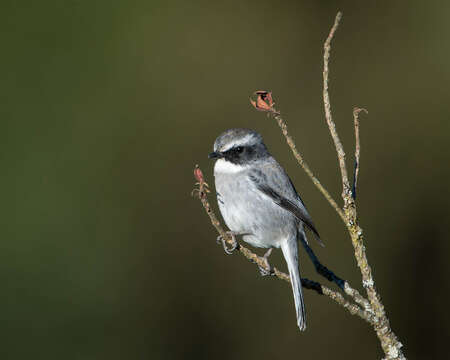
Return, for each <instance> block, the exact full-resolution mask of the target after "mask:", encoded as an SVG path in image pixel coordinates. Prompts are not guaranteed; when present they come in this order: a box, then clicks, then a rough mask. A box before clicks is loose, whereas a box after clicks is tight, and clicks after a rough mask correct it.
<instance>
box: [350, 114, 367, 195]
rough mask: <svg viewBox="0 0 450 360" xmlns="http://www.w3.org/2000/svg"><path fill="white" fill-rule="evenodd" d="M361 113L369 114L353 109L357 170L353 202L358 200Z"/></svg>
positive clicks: (354, 175)
mask: <svg viewBox="0 0 450 360" xmlns="http://www.w3.org/2000/svg"><path fill="white" fill-rule="evenodd" d="M361 111H364V112H365V113H366V114H368V112H367V110H366V109H363V108H358V107H355V108H353V122H354V124H355V170H354V172H353V186H352V197H353V200H356V188H357V187H358V174H359V157H360V143H359V113H360V112H361Z"/></svg>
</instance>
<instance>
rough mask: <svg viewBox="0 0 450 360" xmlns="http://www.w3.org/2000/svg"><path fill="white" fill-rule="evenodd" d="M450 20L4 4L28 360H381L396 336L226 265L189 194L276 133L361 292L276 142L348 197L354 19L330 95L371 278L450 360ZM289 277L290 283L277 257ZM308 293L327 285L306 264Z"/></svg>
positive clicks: (216, 5)
mask: <svg viewBox="0 0 450 360" xmlns="http://www.w3.org/2000/svg"><path fill="white" fill-rule="evenodd" d="M449 4H450V3H448V2H444V1H442V2H437V1H436V2H423V1H396V2H384V3H380V2H371V3H369V2H356V1H355V2H351V1H343V2H339V3H338V2H333V1H326V2H325V1H322V2H318V1H312V0H311V1H301V2H297V1H292V2H282V3H281V2H275V1H240V2H236V3H230V2H208V1H204V2H196V3H191V2H186V1H169V2H167V1H160V2H152V1H128V2H125V1H123V2H119V1H84V2H82V1H60V2H57V1H39V2H28V3H25V2H17V1H4V2H2V9H1V11H0V14H1V15H0V17H1V19H0V20H1V21H0V27H1V31H0V37H1V43H2V51H1V53H2V56H1V60H0V64H1V68H2V74H3V75H2V86H1V97H2V99H3V101H2V106H1V112H2V118H3V121H2V124H3V127H2V131H1V132H0V140H1V141H0V144H1V145H0V146H1V150H0V154H1V155H0V156H1V160H2V161H1V163H2V169H3V171H2V176H1V177H0V185H1V188H2V190H3V191H2V194H3V196H2V199H3V201H2V203H3V206H2V214H1V219H2V222H1V229H2V233H1V239H2V240H1V244H2V245H1V248H0V266H1V271H0V274H1V278H0V280H1V283H2V284H3V289H2V290H3V291H2V296H1V297H0V308H1V309H2V310H1V313H2V324H3V325H2V329H3V335H2V339H3V342H2V344H3V345H2V350H1V352H2V353H3V354H2V355H3V357H4V358H5V359H6V358H8V359H29V358H30V357H33V358H35V359H61V358H63V359H179V358H190V357H192V358H195V359H206V358H207V359H210V358H215V359H231V358H233V359H242V358H248V359H251V358H286V359H287V358H293V357H296V358H304V359H310V358H314V359H329V358H330V357H333V358H335V359H347V358H367V359H376V358H380V357H381V355H382V354H381V350H380V347H379V344H378V342H377V339H376V337H375V334H374V333H373V332H372V331H371V329H370V328H369V327H368V326H367V325H366V324H365V323H363V322H362V321H360V320H359V319H358V318H356V317H352V316H350V315H349V314H348V313H347V312H346V311H345V310H343V309H342V308H340V307H338V306H336V305H335V304H334V303H332V302H330V301H329V300H328V299H327V298H325V297H320V296H318V295H316V294H315V293H311V292H310V291H307V292H306V294H305V297H306V306H307V312H308V329H307V331H306V333H300V332H299V331H298V330H297V328H296V323H295V315H294V306H293V303H292V299H291V290H290V289H289V287H288V286H287V284H285V283H282V282H280V281H275V280H273V279H267V278H260V277H259V276H258V274H257V269H256V268H255V266H254V265H251V264H249V263H248V262H247V261H245V260H244V259H243V258H241V257H239V256H225V255H224V253H223V251H221V249H220V247H219V246H217V245H215V241H214V239H215V237H216V233H215V232H214V229H213V228H212V227H211V226H210V224H209V221H208V219H207V217H206V215H205V213H204V212H203V210H202V209H201V206H200V204H199V202H198V201H195V200H193V199H192V198H191V197H190V196H189V193H190V191H191V190H192V187H193V183H194V178H193V176H192V169H193V166H194V164H196V163H199V164H200V165H201V167H202V168H203V170H204V172H205V175H206V177H207V180H208V181H209V182H210V183H211V184H212V183H213V176H212V165H213V164H212V163H211V162H210V161H208V159H207V158H206V155H207V153H208V152H209V151H210V150H211V147H212V143H213V141H214V139H215V137H216V136H217V135H218V134H219V133H220V132H221V131H223V130H225V129H227V128H230V127H250V128H254V129H256V130H258V131H259V132H261V133H262V134H263V136H264V138H265V141H266V144H267V145H268V146H269V148H270V149H271V151H272V153H273V154H274V155H275V156H276V157H277V159H278V160H279V161H280V162H281V163H282V164H283V165H284V166H285V168H286V169H287V171H288V173H289V174H290V176H291V178H292V180H293V181H294V183H295V185H296V187H297V189H298V190H299V191H300V192H301V194H302V197H303V198H304V200H305V202H306V203H307V205H308V208H309V210H310V213H311V214H312V216H313V218H314V220H315V223H316V224H317V227H318V229H319V231H320V233H321V234H322V236H323V239H324V241H325V242H326V244H327V246H326V248H324V249H322V248H320V247H315V249H316V251H317V254H318V255H319V257H320V258H321V260H323V262H324V263H325V264H327V265H328V266H329V267H330V268H332V269H333V270H335V271H336V272H337V273H338V274H339V275H341V276H343V277H344V278H346V279H348V280H350V281H351V282H352V283H353V284H358V283H359V279H360V277H359V272H358V270H357V269H356V265H355V261H354V259H353V257H352V246H351V243H350V241H349V238H348V236H347V235H346V233H345V229H344V227H343V226H342V224H341V223H340V221H339V219H338V217H337V216H336V214H335V213H333V210H332V209H331V208H330V206H329V205H328V204H327V203H326V202H325V200H324V199H323V198H322V197H321V195H320V194H319V193H318V192H317V190H316V189H315V188H314V187H313V186H312V184H311V182H310V180H309V179H308V178H307V177H306V176H305V174H304V173H303V172H302V170H301V169H300V168H299V167H298V166H297V165H296V163H295V161H294V159H293V157H292V156H291V154H290V151H289V149H288V148H287V147H286V145H285V143H284V140H283V138H282V136H281V134H280V132H279V130H278V128H277V126H276V124H275V122H273V121H270V120H268V119H267V118H266V117H265V116H264V115H263V114H261V113H258V112H256V111H254V110H252V108H251V107H250V106H249V103H248V96H249V95H250V94H251V93H252V92H253V91H254V90H258V89H270V90H272V91H273V92H274V97H275V101H276V102H277V107H278V108H279V109H281V111H282V112H283V114H284V117H285V119H286V120H287V121H288V124H289V128H290V131H291V133H292V135H293V136H294V137H295V139H296V141H297V144H298V147H299V148H300V150H301V151H302V153H303V154H304V156H305V158H306V159H307V161H308V162H309V164H310V166H311V167H312V169H313V170H314V171H315V173H316V174H317V175H318V176H319V177H320V179H321V180H322V182H323V184H324V185H325V186H327V187H328V189H329V190H330V191H331V192H332V193H333V194H334V196H335V198H337V199H338V198H339V194H340V185H339V176H338V167H337V162H336V155H335V152H334V150H333V146H332V143H331V138H330V136H329V134H328V130H327V127H326V124H325V121H324V116H323V105H322V100H321V86H322V85H321V79H322V61H323V60H322V46H323V41H324V39H325V38H326V35H327V33H328V31H329V28H330V26H331V24H332V22H333V19H334V16H335V14H336V12H337V10H339V9H341V10H343V12H344V18H343V22H342V24H341V27H340V28H339V30H338V32H337V34H336V38H335V41H334V43H333V50H332V60H331V64H330V66H331V74H330V77H331V83H330V86H331V87H330V95H331V100H332V107H333V111H334V117H335V120H336V124H337V128H338V130H339V132H340V134H341V137H342V140H343V142H344V145H345V148H346V151H347V158H348V160H349V163H351V162H352V152H353V144H354V139H353V126H352V121H353V120H352V108H353V106H355V105H358V106H363V107H365V108H367V109H368V110H369V115H368V116H365V115H362V116H361V142H362V155H361V172H360V181H359V189H360V190H359V194H358V203H359V212H360V216H361V225H362V227H363V228H364V230H365V234H366V239H367V244H366V245H367V249H368V256H369V260H370V262H371V264H372V266H373V270H374V274H375V278H376V281H377V286H378V288H379V290H380V292H381V295H382V298H383V301H384V303H385V305H386V308H387V310H388V314H389V316H390V320H391V323H392V326H393V329H394V330H395V331H396V333H397V334H398V336H399V337H400V339H401V340H402V341H403V343H404V344H405V352H406V354H407V355H409V358H411V359H414V358H427V359H432V358H433V359H437V358H440V357H443V356H445V355H444V354H447V349H446V344H445V340H446V339H447V338H448V335H449V333H448V326H447V324H448V309H447V303H448V300H447V297H448V296H449V295H450V290H449V286H448V275H449V266H448V260H447V257H448V256H449V250H450V249H449V243H448V236H447V232H448V230H447V227H448V221H449V214H450V212H449V205H450V204H449V195H448V184H449V182H450V170H449V147H448V142H449V140H450V126H449V120H450V119H449V114H450V113H449V106H448V102H449V90H448V84H449V81H450V68H449V66H448V64H449V63H450V41H449V38H450V25H449V24H448V17H449V15H450V5H449ZM272 261H273V263H275V264H279V265H280V266H281V267H283V268H284V263H283V261H282V259H281V257H280V256H279V254H277V255H276V256H274V258H273V260H272ZM301 261H302V269H303V274H304V276H305V277H308V278H312V279H316V280H317V279H319V277H318V275H316V274H315V272H314V269H313V267H312V266H311V265H310V263H309V261H308V260H307V258H306V256H305V255H304V254H303V253H302V254H301Z"/></svg>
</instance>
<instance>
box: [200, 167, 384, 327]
mask: <svg viewBox="0 0 450 360" xmlns="http://www.w3.org/2000/svg"><path fill="white" fill-rule="evenodd" d="M194 175H195V178H196V179H197V181H198V182H197V183H196V185H197V186H198V188H195V189H194V190H193V191H192V195H195V196H197V197H198V198H199V200H200V201H201V203H202V205H203V208H204V209H205V211H206V213H207V214H208V216H209V219H210V220H211V224H212V225H213V226H214V227H215V229H216V230H217V232H218V233H219V235H220V236H222V237H223V238H224V239H225V241H226V242H227V243H228V244H229V245H232V244H233V239H232V237H231V236H230V235H229V233H228V232H226V231H225V230H224V228H223V227H222V224H221V223H220V221H219V220H218V219H217V216H216V214H215V213H214V211H213V210H212V208H211V205H210V203H209V201H208V195H207V194H208V192H209V186H208V184H207V183H206V182H205V179H204V176H203V172H202V171H201V170H200V168H199V167H198V165H196V167H195V169H194ZM238 250H239V252H240V253H241V254H242V255H244V257H245V258H247V259H248V260H250V261H251V262H252V263H255V264H257V265H258V266H260V267H262V268H264V269H265V270H267V271H268V272H272V273H273V275H274V276H276V277H277V278H278V279H280V280H284V281H287V282H290V278H289V275H288V274H286V273H284V272H282V271H280V270H278V269H277V268H275V267H274V268H272V269H270V268H268V267H267V262H266V261H265V259H264V258H263V257H262V256H258V255H257V254H255V253H254V252H252V251H251V250H250V249H248V248H246V247H245V246H242V245H240V244H239V247H238ZM302 285H303V287H305V288H307V289H311V290H315V291H317V292H318V293H319V294H323V295H326V296H328V297H329V298H330V299H332V300H334V301H335V302H336V303H338V304H339V305H341V306H342V307H344V308H345V309H347V311H348V312H350V314H352V315H357V316H359V317H360V318H361V319H363V320H365V321H367V322H368V323H369V324H371V325H375V323H376V318H375V316H374V314H373V312H372V311H370V309H368V308H367V307H366V308H364V309H363V308H361V307H360V306H358V305H357V304H355V303H352V302H350V301H348V300H346V299H345V298H344V297H343V296H342V295H341V294H340V293H339V292H336V291H334V290H332V289H330V288H328V287H326V286H324V285H322V284H320V283H317V282H315V281H311V280H308V279H304V278H302ZM344 288H345V292H346V294H348V295H349V296H351V297H352V298H354V299H355V301H356V302H357V303H359V304H361V305H363V304H364V301H363V300H362V299H363V297H362V296H361V295H360V294H359V293H358V291H357V290H355V289H353V288H352V287H351V286H350V285H349V284H348V282H345V285H344ZM365 301H366V302H367V300H365ZM363 306H364V305H363Z"/></svg>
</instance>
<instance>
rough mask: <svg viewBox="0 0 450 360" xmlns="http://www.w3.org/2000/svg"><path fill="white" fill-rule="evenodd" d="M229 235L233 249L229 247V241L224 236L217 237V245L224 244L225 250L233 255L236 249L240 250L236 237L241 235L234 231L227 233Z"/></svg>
mask: <svg viewBox="0 0 450 360" xmlns="http://www.w3.org/2000/svg"><path fill="white" fill-rule="evenodd" d="M227 234H228V235H229V236H231V241H232V245H231V247H228V245H227V241H226V240H225V238H224V237H223V236H222V235H219V236H218V237H217V243H218V244H220V243H222V246H223V250H224V251H225V252H226V253H227V254H228V255H231V254H232V253H233V252H234V251H235V250H236V249H238V248H239V243H238V242H237V240H236V235H239V233H236V232H233V231H227Z"/></svg>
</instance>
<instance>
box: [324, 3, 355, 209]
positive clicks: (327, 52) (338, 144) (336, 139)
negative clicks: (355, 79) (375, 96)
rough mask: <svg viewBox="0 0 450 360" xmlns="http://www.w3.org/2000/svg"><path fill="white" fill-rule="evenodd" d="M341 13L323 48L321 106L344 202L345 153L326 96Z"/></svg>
mask: <svg viewBox="0 0 450 360" xmlns="http://www.w3.org/2000/svg"><path fill="white" fill-rule="evenodd" d="M341 18H342V13H341V12H338V13H337V15H336V19H335V20H334V25H333V27H332V28H331V30H330V33H329V35H328V37H327V40H326V41H325V44H324V46H323V48H324V54H323V104H324V107H325V118H326V120H327V124H328V128H329V129H330V133H331V137H332V138H333V141H334V146H335V147H336V152H337V155H338V160H339V166H340V168H341V176H342V198H343V199H344V201H345V195H346V194H348V192H349V191H350V183H349V181H348V174H347V168H346V165H345V152H344V146H343V145H342V143H341V140H340V139H339V136H338V133H337V131H336V125H335V124H334V121H333V117H332V116H331V104H330V96H329V95H328V72H329V70H328V61H329V59H330V51H331V40H332V39H333V36H334V33H335V32H336V30H337V28H338V26H339V22H340V21H341Z"/></svg>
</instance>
